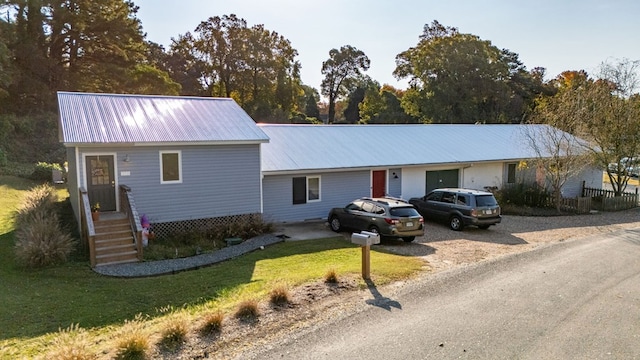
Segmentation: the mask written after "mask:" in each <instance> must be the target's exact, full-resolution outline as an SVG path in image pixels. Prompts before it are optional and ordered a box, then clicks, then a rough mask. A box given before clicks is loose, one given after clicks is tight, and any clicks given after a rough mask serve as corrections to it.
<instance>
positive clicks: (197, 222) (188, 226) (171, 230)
mask: <svg viewBox="0 0 640 360" xmlns="http://www.w3.org/2000/svg"><path fill="white" fill-rule="evenodd" d="M248 222H253V223H256V222H262V214H259V213H257V214H242V215H229V216H221V217H215V218H207V219H192V220H183V221H172V222H164V223H153V224H151V226H152V230H153V232H154V233H155V235H156V237H159V238H165V237H168V236H171V235H173V234H184V233H189V232H200V231H208V230H215V229H216V228H218V229H226V228H229V227H233V226H234V225H238V226H240V225H243V224H246V223H248Z"/></svg>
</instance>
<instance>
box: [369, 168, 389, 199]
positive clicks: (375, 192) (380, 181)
mask: <svg viewBox="0 0 640 360" xmlns="http://www.w3.org/2000/svg"><path fill="white" fill-rule="evenodd" d="M372 177H373V180H372V188H371V196H372V197H383V196H385V195H386V194H387V188H386V185H387V171H386V170H376V171H374V172H373V174H372Z"/></svg>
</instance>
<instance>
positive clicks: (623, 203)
mask: <svg viewBox="0 0 640 360" xmlns="http://www.w3.org/2000/svg"><path fill="white" fill-rule="evenodd" d="M582 196H583V197H589V198H591V199H592V207H593V208H594V209H597V210H601V211H617V210H626V209H632V208H635V207H638V206H639V205H640V203H639V201H640V197H639V196H638V189H636V191H635V193H629V192H625V193H622V194H621V195H620V196H616V193H615V192H614V191H612V190H605V189H595V188H588V187H585V186H584V182H583V183H582Z"/></svg>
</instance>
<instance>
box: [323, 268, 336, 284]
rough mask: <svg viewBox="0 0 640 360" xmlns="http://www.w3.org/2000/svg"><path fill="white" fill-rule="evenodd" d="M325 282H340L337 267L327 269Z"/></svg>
mask: <svg viewBox="0 0 640 360" xmlns="http://www.w3.org/2000/svg"><path fill="white" fill-rule="evenodd" d="M324 282H325V283H327V284H337V283H338V274H336V270H335V269H329V271H327V273H326V274H325V275H324Z"/></svg>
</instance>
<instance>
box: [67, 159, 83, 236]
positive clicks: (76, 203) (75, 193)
mask: <svg viewBox="0 0 640 360" xmlns="http://www.w3.org/2000/svg"><path fill="white" fill-rule="evenodd" d="M66 153H67V169H68V172H67V189H69V202H70V203H71V208H72V209H73V213H74V215H75V217H76V219H80V199H79V198H80V193H79V186H80V185H78V177H77V176H76V171H77V170H78V165H77V164H76V153H75V148H66ZM79 227H80V222H79V221H78V228H79Z"/></svg>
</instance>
